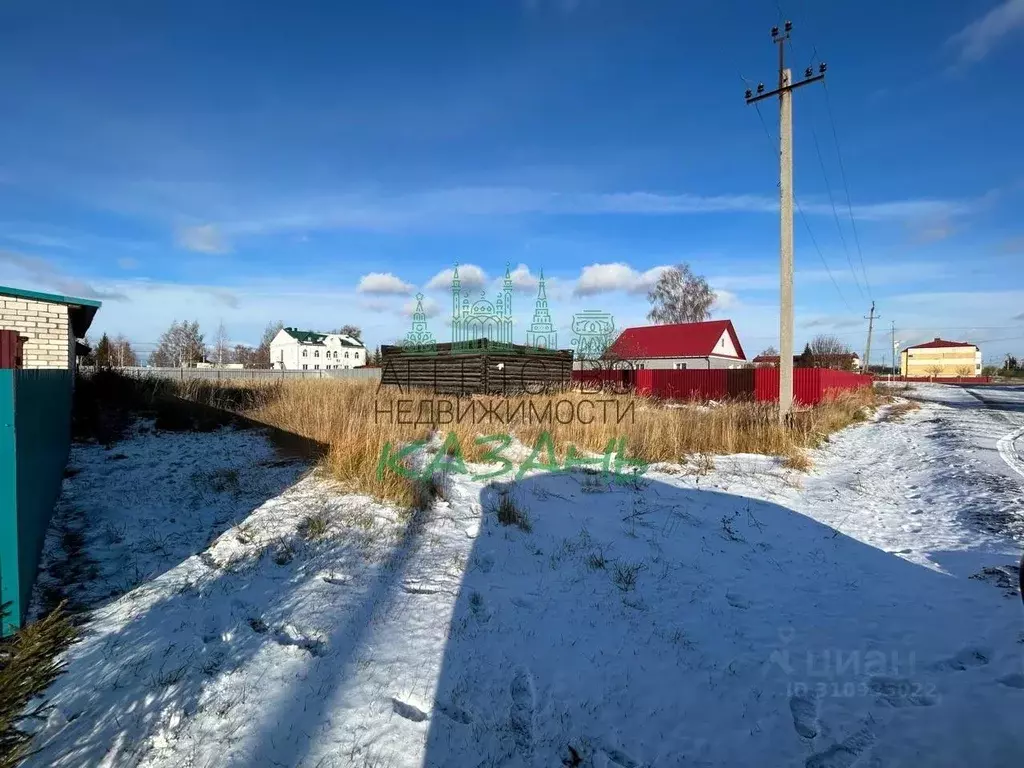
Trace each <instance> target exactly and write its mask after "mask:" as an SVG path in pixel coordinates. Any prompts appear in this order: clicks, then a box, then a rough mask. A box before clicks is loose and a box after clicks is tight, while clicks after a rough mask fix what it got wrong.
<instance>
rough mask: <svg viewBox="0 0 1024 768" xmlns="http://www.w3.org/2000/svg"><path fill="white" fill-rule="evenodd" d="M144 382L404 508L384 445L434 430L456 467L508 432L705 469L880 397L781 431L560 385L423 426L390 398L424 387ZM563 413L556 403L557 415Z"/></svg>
mask: <svg viewBox="0 0 1024 768" xmlns="http://www.w3.org/2000/svg"><path fill="white" fill-rule="evenodd" d="M145 386H150V387H152V388H153V390H154V392H157V393H159V394H163V395H174V396H178V397H182V398H185V399H187V400H192V401H195V402H199V403H203V404H206V405H211V406H215V407H217V408H224V409H228V410H233V411H235V412H236V413H242V414H244V415H245V416H247V417H248V418H250V419H253V420H255V421H259V422H262V423H265V424H269V425H272V426H274V427H278V428H280V429H282V430H286V431H288V432H292V433H295V434H298V435H302V436H303V437H306V438H309V439H311V440H315V441H317V442H318V443H322V444H324V445H326V446H327V453H326V456H325V458H324V463H325V465H326V467H327V468H328V470H329V471H330V473H331V474H332V475H333V476H334V477H335V478H336V479H338V480H339V481H340V482H342V483H344V484H346V485H347V486H348V487H349V488H350V489H351V490H354V491H359V492H362V493H367V494H369V495H371V496H375V497H377V498H380V499H386V500H390V501H394V502H396V503H398V504H400V505H402V506H405V507H407V508H412V509H414V508H417V507H418V506H419V505H421V504H422V501H423V499H422V496H423V489H422V488H421V487H419V486H420V485H421V484H419V483H416V482H414V481H410V480H409V478H408V477H405V476H403V475H402V474H400V473H397V472H395V471H394V470H393V469H392V468H391V467H390V466H388V465H387V462H382V459H381V457H382V450H383V448H384V446H385V445H390V447H391V448H392V449H398V448H399V447H400V446H402V445H404V444H407V443H409V442H410V441H413V440H426V439H427V438H429V437H430V435H431V433H432V432H434V431H435V430H436V431H439V432H441V433H442V434H443V433H448V432H451V433H454V434H455V435H456V436H457V438H458V441H459V445H460V446H461V448H462V451H463V454H464V456H465V459H466V461H479V460H481V459H482V458H484V456H485V453H486V451H487V450H488V449H491V448H493V447H494V443H493V442H491V443H487V444H484V443H480V442H477V441H478V440H479V439H480V438H481V436H483V435H487V434H495V433H508V434H512V435H514V436H515V438H517V439H518V440H520V441H521V442H522V443H523V444H525V445H527V446H533V445H534V444H535V443H536V441H537V439H538V438H539V437H540V436H541V435H542V434H543V433H544V432H547V433H549V434H550V436H551V438H552V441H553V444H554V446H555V449H556V452H557V454H558V458H559V460H562V459H564V457H565V455H566V452H567V451H568V448H569V446H570V445H571V446H574V447H575V448H576V449H577V450H578V451H581V452H583V451H593V452H596V453H603V452H604V451H605V450H606V449H607V447H608V445H609V444H610V443H612V442H613V441H619V440H623V439H624V440H625V447H626V450H627V452H628V454H629V456H631V457H635V458H637V459H640V460H643V461H648V462H656V461H668V462H679V461H683V460H685V459H686V458H688V457H696V458H697V461H698V464H699V465H701V466H705V465H710V464H712V462H711V461H710V460H709V459H708V458H707V457H710V456H713V455H715V454H730V453H760V454H767V455H773V456H787V457H789V456H794V455H795V454H797V453H799V452H800V451H804V450H807V449H809V448H815V447H817V446H818V445H820V444H821V443H822V442H823V441H825V440H827V438H828V436H829V435H830V434H832V433H833V432H835V431H837V430H839V429H842V428H844V427H846V426H849V425H850V424H853V423H855V422H858V421H863V420H864V419H865V418H867V414H868V412H869V411H870V409H871V408H873V407H875V406H876V405H878V404H879V402H880V401H881V398H883V397H884V395H876V394H875V393H874V392H873V391H872V390H871V389H862V390H857V391H853V392H842V393H839V394H838V395H837V396H835V397H832V398H830V399H828V400H826V401H825V402H823V403H821V404H820V405H817V406H814V407H813V408H805V409H800V410H798V411H797V412H796V413H795V414H794V416H793V419H792V421H791V423H790V424H789V425H787V426H783V425H781V424H779V421H778V415H777V410H776V407H775V406H774V405H773V404H771V403H756V402H750V401H733V402H725V403H722V404H721V405H719V406H718V407H715V408H710V409H695V408H664V407H663V406H662V405H661V404H660V403H658V402H656V401H653V400H649V399H647V398H642V397H636V396H634V395H629V394H626V395H612V394H607V393H602V394H599V395H591V394H585V393H582V392H579V391H575V390H571V391H565V392H558V393H552V394H545V395H533V396H530V395H516V396H511V397H508V398H497V397H490V396H486V397H485V396H475V397H473V398H462V399H461V400H460V401H459V402H460V404H461V407H463V408H464V407H466V406H467V405H468V403H469V402H470V400H471V399H472V400H475V401H477V402H478V403H479V407H478V409H477V411H476V413H478V414H479V413H482V412H483V410H484V403H493V402H495V401H499V400H500V401H502V402H501V406H500V409H499V410H500V412H501V413H502V414H507V413H511V414H513V415H515V416H514V418H512V419H510V420H509V421H508V422H502V423H497V422H493V421H492V422H488V421H483V422H481V421H480V420H479V419H477V420H474V419H463V420H462V422H461V423H454V422H453V423H446V419H443V418H439V417H440V414H439V413H434V414H432V415H433V421H432V422H431V420H429V419H427V420H425V423H424V421H421V422H420V423H414V422H415V421H416V420H417V419H416V418H414V416H422V413H421V412H420V411H419V410H418V407H414V408H413V409H412V410H411V411H403V412H402V413H404V414H405V416H406V418H404V419H403V418H400V416H399V413H400V410H399V408H400V406H399V401H400V400H405V401H410V400H412V401H415V402H416V403H417V404H418V403H421V402H422V403H426V402H428V401H431V400H434V401H437V400H438V399H450V398H439V397H438V396H436V395H433V394H432V393H429V392H409V391H408V390H407V391H405V392H398V391H397V390H395V389H393V388H387V387H380V388H379V387H378V384H377V383H376V382H372V381H333V380H329V379H325V380H306V381H281V382H266V381H264V382H255V381H254V382H246V381H223V382H217V381H186V382H173V381H161V382H158V383H147V384H146V385H145ZM612 399H614V401H615V406H614V407H612V406H609V407H608V414H609V416H610V417H609V418H602V417H601V416H602V412H601V408H600V407H598V408H594V407H593V406H592V405H585V404H584V402H585V401H587V400H589V401H591V403H593V402H594V401H599V400H612ZM505 400H507V411H506V410H505V404H504V401H505ZM562 400H567V401H569V402H570V403H571V404H572V406H573V408H574V410H575V413H577V414H583V415H584V416H585V417H587V418H584V419H580V418H572V419H569V420H567V423H562V422H560V421H558V420H556V419H550V420H549V421H544V422H541V421H540V420H539V419H537V418H535V417H533V418H531V416H530V414H531V412H532V413H540V412H543V411H544V409H545V407H546V406H548V405H549V404H551V403H554V402H558V401H562ZM520 406H523V407H522V408H520ZM531 406H532V408H531ZM616 408H618V413H620V414H625V416H624V418H623V419H622V420H621V421H619V422H618V423H617V422H616V418H615V415H614V414H615V410H616ZM567 410H568V406H566V407H565V409H564V410H563V412H566V411H567ZM428 413H429V411H428ZM595 414H596V417H595ZM588 419H589V420H588Z"/></svg>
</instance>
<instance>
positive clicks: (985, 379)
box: [875, 376, 992, 384]
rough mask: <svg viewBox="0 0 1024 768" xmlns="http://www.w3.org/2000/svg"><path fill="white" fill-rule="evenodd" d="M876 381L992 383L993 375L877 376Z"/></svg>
mask: <svg viewBox="0 0 1024 768" xmlns="http://www.w3.org/2000/svg"><path fill="white" fill-rule="evenodd" d="M875 381H895V382H904V381H906V382H910V383H912V384H925V383H929V382H934V383H935V384H991V383H992V377H991V376H876V377H875Z"/></svg>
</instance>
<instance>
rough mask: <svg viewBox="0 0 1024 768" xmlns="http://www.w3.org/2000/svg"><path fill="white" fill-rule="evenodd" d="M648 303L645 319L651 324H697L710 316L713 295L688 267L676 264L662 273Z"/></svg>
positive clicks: (702, 279)
mask: <svg viewBox="0 0 1024 768" xmlns="http://www.w3.org/2000/svg"><path fill="white" fill-rule="evenodd" d="M647 300H648V301H649V302H651V311H650V312H648V313H647V319H648V320H650V321H651V322H653V323H657V324H658V325H667V324H669V323H700V322H703V321H705V320H707V319H708V318H710V317H711V307H712V306H713V305H714V303H715V292H714V291H712V290H711V286H709V285H708V281H707V280H705V279H704V278H703V277H701V276H699V275H695V274H694V273H693V271H692V270H691V269H690V265H689V264H679V265H677V266H675V267H672V268H671V269H666V270H665V271H664V272H663V273H662V274H661V277H659V278H658V282H657V283H656V284H655V285H654V287H653V288H651V290H650V291H649V292H648V293H647Z"/></svg>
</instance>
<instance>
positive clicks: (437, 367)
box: [380, 339, 572, 395]
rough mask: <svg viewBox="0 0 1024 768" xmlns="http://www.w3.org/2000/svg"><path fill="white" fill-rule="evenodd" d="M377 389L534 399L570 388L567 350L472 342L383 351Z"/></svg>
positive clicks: (570, 371)
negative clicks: (426, 348)
mask: <svg viewBox="0 0 1024 768" xmlns="http://www.w3.org/2000/svg"><path fill="white" fill-rule="evenodd" d="M380 354H381V385H382V386H394V387H398V388H399V391H403V392H404V391H407V390H415V389H425V390H431V391H432V392H435V393H437V394H446V395H484V394H486V395H516V394H523V393H527V394H538V393H540V392H551V391H553V390H559V389H567V388H568V387H569V386H570V385H571V383H572V350H557V349H540V348H537V347H530V346H523V345H520V344H508V343H503V342H496V341H493V340H491V339H473V340H471V341H460V342H456V343H453V344H437V345H435V346H434V347H431V348H430V349H429V350H428V351H425V350H420V349H415V348H409V347H404V346H382V347H381V348H380Z"/></svg>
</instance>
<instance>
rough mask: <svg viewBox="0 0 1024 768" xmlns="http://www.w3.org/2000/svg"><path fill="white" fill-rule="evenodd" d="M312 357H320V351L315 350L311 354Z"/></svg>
mask: <svg viewBox="0 0 1024 768" xmlns="http://www.w3.org/2000/svg"><path fill="white" fill-rule="evenodd" d="M313 357H320V350H319V349H317V350H315V351H314V352H313Z"/></svg>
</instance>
